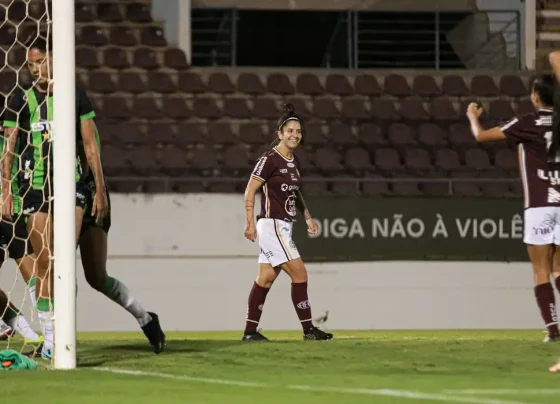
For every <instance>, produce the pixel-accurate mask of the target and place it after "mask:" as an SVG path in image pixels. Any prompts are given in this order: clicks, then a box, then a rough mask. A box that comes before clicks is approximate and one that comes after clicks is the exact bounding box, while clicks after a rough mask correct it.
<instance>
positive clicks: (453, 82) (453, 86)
mask: <svg viewBox="0 0 560 404" xmlns="http://www.w3.org/2000/svg"><path fill="white" fill-rule="evenodd" d="M441 88H442V91H443V93H444V94H446V95H449V96H452V97H465V96H467V95H469V89H468V88H467V85H466V84H465V81H464V80H463V77H461V76H458V75H455V74H454V75H449V76H444V77H443V81H442V84H441Z"/></svg>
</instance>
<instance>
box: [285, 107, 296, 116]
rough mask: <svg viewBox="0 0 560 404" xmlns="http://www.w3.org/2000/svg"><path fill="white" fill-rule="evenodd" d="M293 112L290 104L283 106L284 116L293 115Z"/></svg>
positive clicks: (293, 109)
mask: <svg viewBox="0 0 560 404" xmlns="http://www.w3.org/2000/svg"><path fill="white" fill-rule="evenodd" d="M294 112H295V108H294V106H293V105H292V104H284V111H283V113H284V114H287V115H293V114H294Z"/></svg>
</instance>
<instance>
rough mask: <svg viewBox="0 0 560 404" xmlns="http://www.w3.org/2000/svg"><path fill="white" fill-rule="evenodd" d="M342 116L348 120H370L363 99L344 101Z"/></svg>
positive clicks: (347, 99) (346, 99)
mask: <svg viewBox="0 0 560 404" xmlns="http://www.w3.org/2000/svg"><path fill="white" fill-rule="evenodd" d="M342 116H343V117H345V118H347V119H362V120H365V119H368V118H369V116H370V114H369V111H368V110H367V106H366V102H365V100H363V99H351V98H345V99H344V100H342Z"/></svg>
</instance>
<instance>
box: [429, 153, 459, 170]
mask: <svg viewBox="0 0 560 404" xmlns="http://www.w3.org/2000/svg"><path fill="white" fill-rule="evenodd" d="M435 167H436V168H437V169H439V170H442V171H449V172H450V171H459V170H462V169H463V166H462V165H461V162H460V160H459V155H458V154H457V152H456V151H455V150H450V149H441V150H436V154H435Z"/></svg>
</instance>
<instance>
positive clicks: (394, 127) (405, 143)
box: [387, 123, 418, 149]
mask: <svg viewBox="0 0 560 404" xmlns="http://www.w3.org/2000/svg"><path fill="white" fill-rule="evenodd" d="M387 137H388V139H389V142H390V143H391V144H392V145H393V146H394V147H397V148H402V149H406V148H409V147H415V146H416V145H417V144H418V143H417V141H416V139H415V133H414V129H413V128H412V126H409V125H406V124H404V123H392V124H391V125H389V128H388V132H387Z"/></svg>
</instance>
